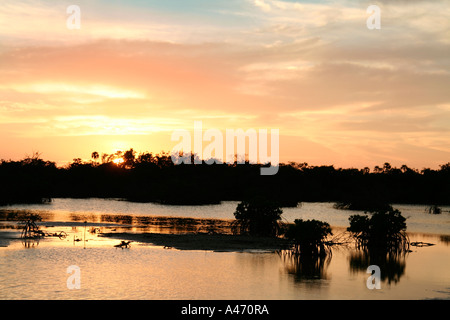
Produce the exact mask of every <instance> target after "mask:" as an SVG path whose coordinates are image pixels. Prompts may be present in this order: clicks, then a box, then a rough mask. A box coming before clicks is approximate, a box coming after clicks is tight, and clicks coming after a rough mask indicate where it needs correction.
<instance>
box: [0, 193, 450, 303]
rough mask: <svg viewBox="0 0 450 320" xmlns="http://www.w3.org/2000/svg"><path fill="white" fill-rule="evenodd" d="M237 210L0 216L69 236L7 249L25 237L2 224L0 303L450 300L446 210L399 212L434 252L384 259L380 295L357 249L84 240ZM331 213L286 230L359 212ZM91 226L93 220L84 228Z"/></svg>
mask: <svg viewBox="0 0 450 320" xmlns="http://www.w3.org/2000/svg"><path fill="white" fill-rule="evenodd" d="M236 205H237V202H225V203H223V204H221V205H216V206H195V207H185V206H163V205H157V204H141V203H129V202H126V201H115V200H104V199H87V200H86V199H83V200H80V199H77V200H74V199H55V200H54V202H53V203H51V204H48V205H32V206H30V205H27V206H25V205H23V206H12V207H3V208H0V209H3V210H16V211H17V210H19V211H20V212H21V211H22V210H27V212H29V211H32V212H34V213H39V214H41V216H42V217H43V222H44V224H43V227H44V228H46V230H53V231H61V230H63V231H65V232H67V234H68V236H67V237H66V238H63V239H59V238H45V239H41V240H40V241H39V242H27V243H25V242H22V241H20V240H8V239H9V238H11V237H14V236H18V234H19V231H20V230H17V229H13V223H12V222H10V221H0V222H1V223H2V224H1V225H2V228H3V229H2V230H3V231H2V234H3V238H6V240H4V241H3V242H2V243H3V245H5V246H6V247H2V248H0V299H239V300H241V299H243V300H245V299H436V298H437V299H450V273H449V271H448V270H449V266H450V247H449V241H450V237H449V235H450V228H449V227H450V213H449V212H448V210H449V208H448V207H445V208H443V209H444V210H443V211H444V212H443V213H442V214H440V215H430V214H427V213H425V207H424V206H408V205H399V206H394V207H396V208H398V209H400V210H401V211H402V213H403V215H404V216H405V217H408V220H407V223H408V230H409V231H410V238H411V241H423V242H429V243H433V244H434V245H433V246H430V247H412V252H409V253H408V254H406V255H405V256H401V257H391V258H389V259H378V260H377V261H376V263H377V264H379V265H380V268H381V272H382V274H381V277H382V282H381V289H380V290H369V289H368V288H367V287H366V280H367V278H368V276H369V274H367V273H366V269H367V267H368V265H369V264H371V263H373V260H370V259H369V257H368V256H367V255H366V254H364V252H361V251H357V250H354V249H353V248H352V247H350V248H345V247H340V248H336V249H333V254H332V256H331V258H329V259H325V260H322V261H313V262H311V261H298V260H295V259H292V258H289V257H288V256H287V255H283V254H280V253H273V252H262V251H259V252H258V251H254V252H212V251H199V250H189V251H183V250H174V249H171V250H167V249H164V248H162V247H158V246H153V245H149V244H139V243H134V244H133V245H132V247H131V248H130V249H118V248H114V247H113V245H115V244H117V243H118V240H114V239H108V238H102V237H98V236H97V235H96V234H95V233H90V232H87V231H86V229H90V228H91V227H95V226H98V227H100V228H111V229H112V228H119V227H120V225H122V223H123V221H122V220H117V219H116V220H115V219H109V220H108V221H109V222H108V223H110V224H108V223H105V216H106V217H114V216H118V217H123V216H126V217H130V216H131V217H136V216H139V217H142V216H171V217H197V218H218V219H233V218H234V217H233V212H234V209H235V208H236ZM332 206H333V204H332V203H304V204H303V205H302V206H301V207H299V208H286V209H284V210H283V211H284V214H283V216H284V218H285V219H286V220H287V221H293V220H294V219H296V218H303V219H312V218H314V219H318V220H323V221H326V222H328V223H330V224H331V225H333V226H335V227H336V228H334V230H335V231H337V232H339V231H340V230H342V228H340V227H346V226H347V225H348V216H349V215H350V214H355V212H354V211H353V212H348V211H343V210H335V209H333V207H332ZM4 212H6V211H4ZM3 214H5V213H3ZM0 216H1V214H0ZM102 217H103V218H102ZM3 220H5V219H3ZM84 221H89V222H88V227H87V228H85V227H84V225H83V222H84ZM111 221H112V222H111ZM117 221H119V222H120V224H116V223H117ZM124 221H126V222H130V221H131V222H133V221H134V220H133V219H131V220H130V219H128V218H127V219H125V220H124ZM45 223H47V224H45ZM133 230H134V229H133ZM146 231H147V230H146ZM74 239H86V240H87V241H74ZM71 265H77V266H79V267H80V270H81V289H80V290H69V289H68V288H67V278H68V276H69V274H67V273H66V269H67V267H68V266H71Z"/></svg>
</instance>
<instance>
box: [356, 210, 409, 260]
mask: <svg viewBox="0 0 450 320" xmlns="http://www.w3.org/2000/svg"><path fill="white" fill-rule="evenodd" d="M371 214H372V216H371V217H370V218H369V216H367V215H364V216H361V215H352V216H350V217H349V221H350V227H348V228H347V231H349V232H351V233H352V235H353V237H354V238H355V239H356V240H357V245H358V246H359V247H367V248H369V249H370V248H385V249H387V250H388V251H390V250H394V251H396V250H404V249H407V248H408V247H409V240H408V237H407V235H406V233H405V231H406V222H405V221H406V218H405V217H403V216H402V214H401V212H400V211H399V210H397V209H393V208H392V207H390V208H389V209H387V210H379V211H376V212H373V213H371Z"/></svg>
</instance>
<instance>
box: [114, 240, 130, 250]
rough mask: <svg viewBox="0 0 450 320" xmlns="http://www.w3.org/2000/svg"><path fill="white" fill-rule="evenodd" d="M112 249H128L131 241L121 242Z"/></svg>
mask: <svg viewBox="0 0 450 320" xmlns="http://www.w3.org/2000/svg"><path fill="white" fill-rule="evenodd" d="M114 247H116V248H122V249H123V248H129V247H131V241H123V240H122V241H121V242H120V243H119V244H116V245H115V246H114Z"/></svg>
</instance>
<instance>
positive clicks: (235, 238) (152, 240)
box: [99, 232, 289, 252]
mask: <svg viewBox="0 0 450 320" xmlns="http://www.w3.org/2000/svg"><path fill="white" fill-rule="evenodd" d="M99 237H107V238H115V239H118V240H126V241H132V242H140V243H146V244H152V245H155V246H161V247H164V248H165V249H177V250H205V251H215V252H227V251H233V252H244V251H249V250H263V251H271V252H273V251H277V250H281V249H286V248H287V246H288V245H289V242H288V241H287V240H286V239H282V238H270V237H252V236H246V235H230V234H208V233H179V234H164V233H128V232H118V233H112V232H111V233H102V234H99Z"/></svg>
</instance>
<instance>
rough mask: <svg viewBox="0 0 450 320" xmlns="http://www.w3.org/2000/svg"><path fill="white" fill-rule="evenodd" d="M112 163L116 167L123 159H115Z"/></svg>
mask: <svg viewBox="0 0 450 320" xmlns="http://www.w3.org/2000/svg"><path fill="white" fill-rule="evenodd" d="M113 162H114V163H115V164H117V165H118V164H121V163H123V159H122V158H117V159H114V160H113Z"/></svg>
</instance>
